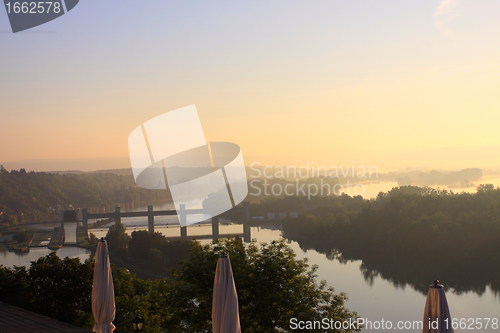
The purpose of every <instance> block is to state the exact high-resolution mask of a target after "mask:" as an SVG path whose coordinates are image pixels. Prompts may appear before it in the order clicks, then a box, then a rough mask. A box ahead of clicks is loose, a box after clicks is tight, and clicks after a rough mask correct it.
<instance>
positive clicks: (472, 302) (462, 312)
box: [0, 184, 500, 333]
mask: <svg viewBox="0 0 500 333" xmlns="http://www.w3.org/2000/svg"><path fill="white" fill-rule="evenodd" d="M385 185H387V186H386V188H385V189H382V187H381V186H380V184H378V185H377V189H376V190H380V191H387V187H388V186H392V185H393V184H385ZM389 189H390V188H389ZM372 193H375V191H372ZM377 193H378V192H377ZM154 208H155V210H158V209H167V208H170V207H154ZM136 209H137V210H145V209H146V208H145V207H138V208H136ZM172 219H173V217H167V216H165V217H157V218H156V220H155V224H158V226H156V228H155V230H156V231H159V232H161V233H162V234H164V235H165V236H178V235H180V228H179V227H178V226H172V225H170V226H167V225H166V224H167V223H171V222H174V220H175V218H174V220H172ZM122 222H123V223H124V224H125V226H126V227H127V232H128V233H132V232H133V231H134V230H146V229H147V218H127V219H125V218H124V219H122ZM91 232H93V233H94V234H95V235H96V236H97V237H103V236H105V234H106V232H107V228H106V227H103V228H101V229H95V230H91ZM242 232H243V230H242V226H241V225H233V224H229V223H227V224H224V223H223V224H221V225H220V233H221V234H225V233H227V234H229V233H242ZM210 233H211V225H210V224H205V225H193V226H189V227H188V235H203V234H210ZM251 234H252V239H255V240H256V241H257V242H270V241H272V240H274V239H280V238H281V237H282V236H281V231H279V230H271V229H264V228H262V227H252V228H251ZM202 242H203V243H205V242H209V241H208V240H206V241H202ZM289 245H290V246H291V247H292V249H293V250H294V251H295V252H296V254H297V258H305V257H307V258H309V264H311V265H312V264H316V265H318V267H319V268H318V271H317V274H318V280H326V281H327V283H328V285H329V286H332V287H334V288H335V291H336V292H345V293H346V294H347V296H348V297H349V300H348V301H347V307H348V308H349V309H351V310H355V311H357V313H358V315H360V316H361V317H363V318H366V319H367V320H369V321H371V322H372V323H373V325H374V326H376V325H377V322H378V323H380V322H381V321H382V319H383V320H384V321H386V322H387V321H391V323H392V325H393V329H395V326H396V324H397V323H398V321H403V322H405V321H409V322H413V321H421V320H422V317H423V310H424V306H425V299H426V297H425V295H423V294H422V293H420V292H418V291H416V290H415V289H413V288H412V287H410V286H409V285H408V286H406V287H401V286H396V285H394V284H392V283H391V282H390V281H388V280H386V279H384V278H383V277H381V276H375V277H374V278H373V279H371V280H370V279H367V280H365V278H364V277H363V274H362V272H361V269H360V267H361V264H362V263H361V261H360V260H356V261H351V262H347V263H340V262H339V261H337V260H329V259H327V258H326V256H325V255H324V254H321V253H318V252H316V251H315V250H308V251H303V250H301V248H300V246H299V244H298V243H297V242H295V241H291V242H289ZM49 252H51V250H48V249H44V248H39V249H31V251H30V252H29V253H26V254H23V255H18V254H15V253H14V252H8V251H7V249H6V248H4V247H3V245H2V246H1V247H0V263H1V264H3V265H4V266H8V267H13V266H14V265H18V266H20V265H29V263H30V261H32V260H36V259H37V258H38V257H40V256H44V255H46V254H48V253H49ZM57 253H58V255H59V256H60V257H65V256H69V257H79V258H80V259H83V260H85V259H86V258H88V257H89V251H87V250H83V249H79V248H75V247H63V248H62V249H59V250H58V251H57ZM430 260H438V259H437V258H431V259H430ZM495 264H496V263H492V265H495ZM438 278H439V277H438ZM424 282H428V283H429V284H431V283H432V281H424ZM441 282H442V283H443V284H445V286H446V281H441ZM471 289H473V286H471ZM446 294H447V299H448V304H449V307H450V312H451V316H452V317H453V318H457V319H461V318H464V319H465V320H468V321H469V320H474V321H476V319H477V318H490V319H492V320H493V319H495V320H498V318H499V317H500V300H499V299H498V297H497V296H496V295H495V293H494V292H493V291H492V290H491V289H490V288H489V287H487V289H486V291H485V292H483V293H482V294H481V295H479V294H478V293H476V292H472V291H471V292H467V293H462V294H458V293H455V292H454V290H452V289H446ZM479 322H481V323H483V325H484V324H485V323H486V319H480V320H479ZM469 323H470V321H469ZM386 325H387V323H386ZM407 325H408V324H407ZM491 325H492V322H490V323H489V327H488V329H484V327H483V329H481V330H477V329H476V330H474V331H480V332H488V333H490V332H498V330H499V328H498V327H497V329H494V328H492V326H491ZM364 331H365V332H381V331H384V330H382V329H378V330H377V329H371V330H364ZM396 331H399V330H396ZM403 331H405V332H421V329H420V330H419V329H404V330H403ZM468 331H472V330H471V329H457V330H455V332H468Z"/></svg>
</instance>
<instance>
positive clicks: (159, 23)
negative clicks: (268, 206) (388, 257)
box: [0, 0, 500, 171]
mask: <svg viewBox="0 0 500 333" xmlns="http://www.w3.org/2000/svg"><path fill="white" fill-rule="evenodd" d="M499 10H500V2H498V1H495V0H491V1H487V0H480V1H473V0H442V1H437V0H433V1H430V0H423V1H413V2H408V1H399V0H394V1H385V0H384V1H361V0H358V1H344V2H340V1H290V0H287V1H284V0H283V1H247V2H234V1H229V0H227V1H218V0H217V1H153V0H146V1H133V0H128V1H112V0H109V1H96V0H86V1H80V3H79V5H78V6H77V7H75V9H74V10H72V11H71V12H69V13H68V14H67V15H64V16H62V17H61V18H59V19H56V20H54V21H52V22H49V23H47V24H44V25H42V26H39V27H36V28H33V29H31V30H28V31H26V32H24V33H23V32H21V33H17V34H12V33H10V26H9V24H8V19H7V15H6V13H5V11H3V10H0V50H1V52H0V112H1V130H0V140H1V142H2V144H1V145H0V162H3V163H5V162H9V161H16V160H30V159H67V158H90V157H97V158H107V157H126V156H127V155H128V148H127V138H128V135H129V133H130V132H131V131H132V130H133V129H134V128H135V127H137V126H138V125H140V124H141V123H143V122H145V121H146V120H149V119H151V118H153V117H155V116H157V115H159V114H162V113H164V112H167V111H171V110H174V109H177V108H180V107H183V106H186V105H190V104H196V106H197V108H198V113H199V116H200V119H201V121H202V124H203V128H204V131H205V136H206V139H207V140H208V141H228V142H234V143H237V144H239V145H240V147H241V149H242V152H243V156H244V158H245V161H246V162H247V163H248V164H250V163H251V162H252V161H259V162H261V164H273V165H279V164H292V165H303V164H305V163H306V161H315V163H316V165H320V164H322V165H350V164H351V163H352V161H355V163H356V164H364V165H379V166H380V169H381V171H382V170H386V171H389V170H398V169H401V168H406V167H413V168H416V167H425V168H432V167H434V168H448V169H456V168H462V167H489V168H497V167H498V168H500V157H497V155H499V154H498V153H497V152H498V151H499V149H498V148H499V147H500V134H499V131H498V126H499V124H500V112H498V111H499V107H500V94H499V93H498V91H499V87H500V42H499V40H500V39H499V38H498V35H499V34H500V21H499V20H498V13H499ZM128 166H129V165H123V167H128ZM102 168H106V165H104V164H103V166H102Z"/></svg>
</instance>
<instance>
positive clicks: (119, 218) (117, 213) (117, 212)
mask: <svg viewBox="0 0 500 333" xmlns="http://www.w3.org/2000/svg"><path fill="white" fill-rule="evenodd" d="M114 213H115V222H116V223H118V222H120V223H121V222H122V216H121V215H120V207H115V212H114Z"/></svg>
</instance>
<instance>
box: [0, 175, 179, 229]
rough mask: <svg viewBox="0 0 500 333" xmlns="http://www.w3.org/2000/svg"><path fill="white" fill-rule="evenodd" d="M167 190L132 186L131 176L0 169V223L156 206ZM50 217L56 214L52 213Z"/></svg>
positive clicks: (165, 195) (165, 199) (166, 195)
mask: <svg viewBox="0 0 500 333" xmlns="http://www.w3.org/2000/svg"><path fill="white" fill-rule="evenodd" d="M169 199H170V198H169V194H168V192H167V191H156V190H145V189H142V188H139V187H137V186H135V182H134V179H133V177H132V176H131V175H116V174H112V173H87V174H52V173H45V172H26V170H24V169H21V170H19V171H16V170H12V171H11V172H8V171H7V170H5V169H4V168H3V167H0V212H2V215H0V224H5V225H12V224H15V223H18V222H21V221H23V220H37V219H44V218H46V217H47V216H49V215H50V214H51V212H53V211H56V210H57V209H58V208H62V209H65V208H66V209H67V208H68V207H69V206H70V205H72V206H73V207H74V208H87V207H89V208H90V207H95V208H100V207H114V206H115V205H117V204H121V203H140V202H147V203H158V202H167V201H168V200H169ZM53 215H54V216H55V215H56V213H54V214H53Z"/></svg>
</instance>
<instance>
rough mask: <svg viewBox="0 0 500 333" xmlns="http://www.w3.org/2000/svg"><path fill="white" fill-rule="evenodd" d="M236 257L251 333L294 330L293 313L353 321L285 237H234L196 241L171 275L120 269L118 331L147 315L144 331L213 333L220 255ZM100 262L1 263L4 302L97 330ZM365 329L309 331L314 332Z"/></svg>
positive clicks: (116, 277)
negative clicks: (152, 276) (258, 240)
mask: <svg viewBox="0 0 500 333" xmlns="http://www.w3.org/2000/svg"><path fill="white" fill-rule="evenodd" d="M222 251H225V252H226V253H228V255H229V256H230V258H231V265H232V270H233V275H234V281H235V284H236V288H237V293H238V302H239V311H240V322H241V328H242V330H244V332H248V333H261V332H291V331H292V330H291V329H290V319H292V318H297V319H298V320H311V321H313V320H318V321H320V320H322V319H323V318H328V320H333V321H340V322H343V321H349V319H350V318H352V319H354V320H355V318H356V317H357V315H356V313H355V312H352V311H349V310H348V309H347V308H345V301H346V299H347V297H346V296H345V295H344V294H342V293H340V294H335V293H334V291H333V289H332V288H329V287H327V286H326V285H325V283H321V284H319V285H318V284H316V281H315V278H316V275H315V271H316V269H317V267H314V266H313V267H309V265H308V264H307V261H306V260H297V259H295V254H294V253H293V251H292V250H291V249H290V247H288V246H287V245H286V244H285V242H284V241H283V240H282V241H273V242H272V243H270V244H262V245H260V246H257V245H255V244H251V245H249V246H247V247H246V246H244V245H243V244H242V241H241V239H238V238H231V239H225V240H223V241H219V242H215V243H212V244H209V245H204V246H202V245H201V244H200V243H198V242H192V243H191V248H190V261H189V262H184V264H183V265H182V267H181V268H180V269H179V270H176V271H175V272H174V273H173V274H172V275H171V278H170V279H169V280H168V281H167V280H162V279H158V280H154V281H150V280H142V279H138V278H136V277H135V276H134V275H133V274H130V273H128V272H127V271H126V270H125V269H113V283H114V291H115V298H116V300H115V304H116V317H115V320H114V321H113V323H114V324H115V326H116V327H117V328H116V330H115V331H114V332H115V333H124V332H130V331H131V329H132V323H131V321H132V319H133V318H134V317H135V316H136V315H137V314H138V315H140V316H141V317H142V318H144V320H145V323H144V332H150V333H160V332H172V333H176V332H178V333H186V332H212V315H211V314H212V313H211V311H212V295H213V285H214V277H215V269H216V266H217V260H218V257H219V255H220V254H221V253H222ZM93 266H94V260H93V258H90V259H89V260H87V261H85V262H84V263H80V261H79V259H70V258H66V259H59V258H58V257H57V255H56V254H55V252H53V253H51V254H49V255H48V256H46V257H43V258H40V259H38V260H37V261H34V262H32V264H31V266H30V267H29V268H26V267H24V266H23V267H15V268H14V269H10V268H5V267H2V266H0V300H1V301H3V302H7V303H10V304H13V305H16V306H19V307H23V308H25V309H28V310H31V311H35V312H38V313H40V314H43V315H46V316H49V317H52V318H56V319H59V320H62V321H66V322H68V323H71V324H74V325H78V326H80V327H83V328H86V329H89V330H91V329H92V327H93V317H92V310H91V294H92V279H93ZM309 331H311V332H344V333H348V332H359V330H350V329H348V330H336V329H331V330H324V329H323V330H320V329H316V330H308V332H309Z"/></svg>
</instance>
